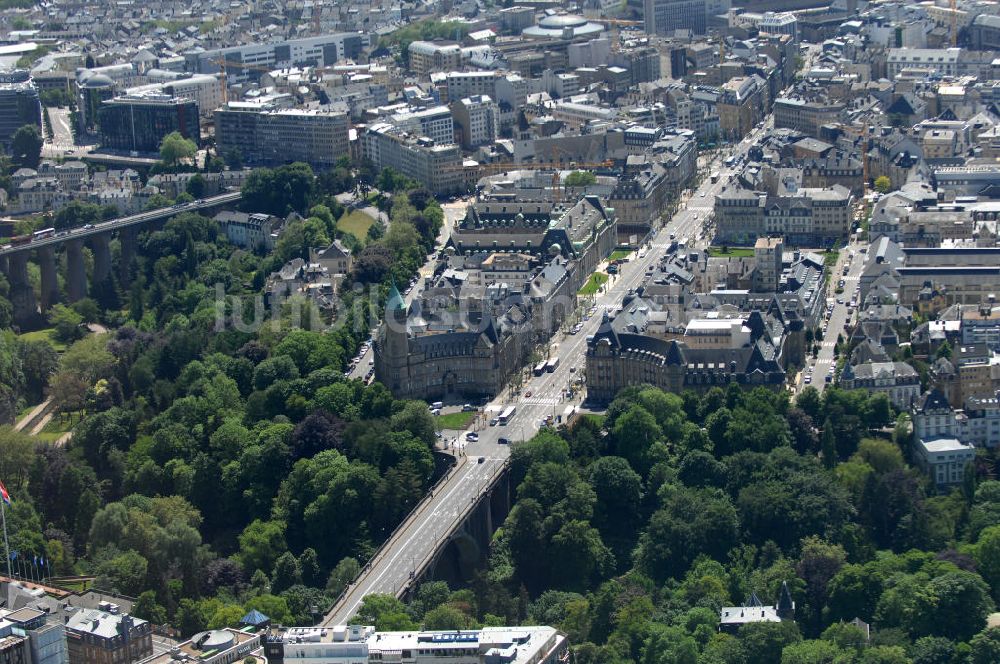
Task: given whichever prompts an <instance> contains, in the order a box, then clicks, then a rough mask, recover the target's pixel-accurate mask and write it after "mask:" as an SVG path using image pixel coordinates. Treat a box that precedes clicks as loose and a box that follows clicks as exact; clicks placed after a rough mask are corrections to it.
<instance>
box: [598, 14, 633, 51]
mask: <svg viewBox="0 0 1000 664" xmlns="http://www.w3.org/2000/svg"><path fill="white" fill-rule="evenodd" d="M588 20H590V21H593V22H594V23H604V24H606V25H608V26H609V27H610V28H611V48H613V49H614V50H616V51H617V50H619V48H621V41H620V40H619V39H618V28H619V26H642V25H645V23H643V22H642V21H628V20H625V19H622V18H591V19H588Z"/></svg>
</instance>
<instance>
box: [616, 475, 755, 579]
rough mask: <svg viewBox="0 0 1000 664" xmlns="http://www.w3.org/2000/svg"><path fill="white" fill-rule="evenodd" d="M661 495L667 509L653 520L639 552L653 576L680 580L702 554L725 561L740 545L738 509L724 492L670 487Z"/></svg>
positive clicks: (640, 562) (643, 563) (641, 559)
mask: <svg viewBox="0 0 1000 664" xmlns="http://www.w3.org/2000/svg"><path fill="white" fill-rule="evenodd" d="M661 495H662V500H663V507H662V508H660V509H659V510H657V511H656V512H655V513H654V514H653V516H652V518H651V519H650V520H649V527H648V528H647V529H646V531H645V532H644V533H643V534H642V536H641V537H640V538H639V548H638V550H637V552H636V559H637V562H638V563H639V565H640V566H641V568H642V569H643V570H644V571H645V572H646V573H647V574H649V575H650V576H651V577H653V578H655V579H666V578H669V577H676V576H677V575H679V574H681V573H682V572H683V571H684V570H686V569H687V568H688V567H689V566H690V564H691V562H693V561H694V559H695V558H696V557H697V556H698V555H700V554H705V555H708V556H711V557H712V558H715V559H716V560H722V559H724V558H725V556H726V554H727V553H728V552H729V550H730V549H731V548H732V547H733V546H735V545H736V543H737V536H738V519H737V515H736V508H735V507H733V504H732V502H731V501H730V500H729V497H728V496H727V495H725V494H724V493H723V492H722V491H719V490H717V489H688V488H686V487H683V488H682V487H676V486H666V487H664V488H663V489H661Z"/></svg>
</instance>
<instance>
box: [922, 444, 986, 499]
mask: <svg viewBox="0 0 1000 664" xmlns="http://www.w3.org/2000/svg"><path fill="white" fill-rule="evenodd" d="M916 448H917V456H918V457H919V458H918V461H919V463H920V465H921V466H922V467H923V468H924V470H926V471H927V473H928V474H930V476H931V479H932V480H934V483H935V484H936V485H937V486H939V487H946V486H953V485H956V484H961V483H962V480H963V479H964V478H965V466H966V465H967V464H969V463H972V461H973V460H974V459H975V458H976V450H975V448H973V447H972V446H971V445H966V444H964V443H963V442H962V441H960V440H959V439H957V438H944V437H942V438H932V439H930V440H919V441H917V445H916Z"/></svg>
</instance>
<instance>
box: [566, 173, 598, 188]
mask: <svg viewBox="0 0 1000 664" xmlns="http://www.w3.org/2000/svg"><path fill="white" fill-rule="evenodd" d="M595 182H597V176H596V175H594V174H593V173H592V172H590V171H573V172H572V173H570V174H569V175H567V176H566V179H565V180H564V181H563V184H564V185H565V186H567V187H587V186H590V185H592V184H594V183H595Z"/></svg>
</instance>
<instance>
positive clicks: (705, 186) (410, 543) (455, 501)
mask: <svg viewBox="0 0 1000 664" xmlns="http://www.w3.org/2000/svg"><path fill="white" fill-rule="evenodd" d="M763 130H764V129H763V127H761V128H759V129H757V130H755V132H754V134H753V138H754V139H756V137H758V136H759V135H760V134H761V133H762V132H763ZM750 145H752V143H751V142H748V141H744V142H741V143H739V144H738V145H735V146H733V147H732V148H730V151H728V152H723V153H722V154H719V155H718V156H717V159H716V160H715V161H714V162H712V163H710V164H709V166H708V167H707V168H706V169H705V170H704V171H703V172H702V174H701V175H702V181H701V185H700V186H699V187H698V188H697V189H696V190H695V191H694V192H693V194H692V196H691V197H690V199H689V200H690V203H689V204H688V205H687V206H686V207H685V206H683V205H682V206H681V209H680V210H679V211H678V212H677V214H675V215H674V217H673V219H671V220H670V221H669V222H668V223H667V224H665V225H664V227H663V228H661V229H660V231H659V232H658V233H656V234H655V235H654V237H653V239H652V241H651V247H650V249H649V251H646V252H645V253H644V255H643V256H642V257H641V258H640V257H639V255H638V254H639V253H641V252H636V253H635V254H634V258H632V259H631V260H630V261H628V262H627V263H624V264H623V265H622V266H621V272H620V273H619V275H618V276H617V277H616V278H615V279H614V280H612V281H610V282H609V283H608V286H607V287H606V288H605V289H604V291H603V292H601V293H599V294H598V295H597V296H596V298H595V303H594V304H595V307H596V315H594V316H592V317H591V318H590V319H589V320H588V321H586V322H585V323H584V326H583V329H582V330H581V332H580V333H579V334H576V335H562V334H557V335H556V336H555V337H554V338H553V339H552V340H551V342H550V344H557V346H554V347H553V351H552V354H553V355H554V356H558V357H559V358H560V363H559V366H558V367H557V368H556V369H555V371H553V372H552V373H543V374H542V375H541V376H537V377H535V376H532V377H531V378H529V379H528V380H527V381H526V382H525V384H524V386H523V387H522V389H521V391H519V392H518V393H517V394H516V395H515V396H514V398H513V399H512V400H510V399H508V394H509V391H508V390H504V393H503V394H502V395H500V396H498V397H497V398H495V399H493V400H492V401H491V402H490V403H489V404H487V406H486V407H485V410H486V412H487V413H488V414H494V413H499V412H501V411H502V410H503V409H504V408H506V407H507V406H510V405H514V406H515V408H516V412H515V414H514V416H513V417H512V418H511V421H510V422H509V423H508V424H507V425H506V426H502V425H497V426H492V427H491V426H487V427H485V428H483V429H481V430H479V431H478V434H479V436H478V440H476V441H472V442H466V441H465V440H464V438H465V437H464V436H461V437H460V438H459V440H460V444H459V446H458V447H459V449H458V452H459V458H458V465H457V466H456V467H455V468H454V469H453V470H452V471H451V473H450V474H449V475H448V476H447V477H445V478H444V479H443V480H442V481H441V482H440V484H439V486H438V487H437V488H436V489H435V491H434V492H433V494H432V495H430V496H428V497H426V498H425V499H424V500H423V501H422V502H421V503H420V505H419V506H418V507H417V509H415V510H414V511H413V512H412V513H411V514H410V515H409V516H408V517H407V518H406V520H405V521H404V522H403V524H402V525H401V526H400V527H399V528H398V529H397V530H396V531H395V532H394V533H393V535H392V536H391V538H390V540H389V541H388V542H386V544H385V545H384V546H383V547H382V548H381V549H380V551H379V553H378V554H377V555H376V557H375V559H374V560H373V561H371V562H370V564H369V565H367V566H366V567H365V569H364V570H363V571H362V573H361V576H360V578H359V579H358V581H357V582H356V583H354V584H352V585H351V586H350V587H349V588H348V589H347V591H346V593H345V595H344V597H343V598H342V599H341V601H339V602H338V603H337V604H336V605H335V606H334V607H333V609H332V610H331V611H330V613H329V614H327V616H326V619H325V620H324V621H323V624H324V625H339V624H345V623H347V621H348V620H349V619H350V617H351V616H353V615H354V614H355V613H356V612H357V610H358V607H360V606H361V602H362V600H363V599H364V596H365V595H368V594H371V593H392V594H398V593H400V592H401V591H402V590H403V589H405V587H406V585H407V584H408V583H409V582H410V580H411V573H416V572H419V571H420V570H421V569H422V564H421V561H424V560H425V559H429V558H430V557H431V556H433V555H434V553H435V552H436V550H437V548H438V547H439V546H441V545H442V544H443V543H444V542H445V541H446V540H447V537H448V536H449V535H450V533H451V532H452V530H453V529H454V528H455V527H457V526H458V524H460V523H461V520H462V518H463V517H464V515H465V514H466V511H467V510H468V509H469V507H470V506H471V505H472V504H473V503H474V502H475V500H476V498H477V497H478V496H479V495H480V494H482V493H483V492H484V491H485V490H486V489H487V488H488V487H489V486H490V485H491V484H492V483H493V481H494V480H495V478H496V476H497V475H498V474H499V473H500V472H501V471H502V470H503V468H504V465H505V464H506V461H507V458H508V457H509V456H510V449H511V446H510V445H509V444H501V443H500V442H499V440H500V438H506V439H509V440H510V441H512V442H513V443H514V444H516V443H517V442H519V441H523V440H527V439H529V438H531V437H532V436H533V435H535V433H536V432H537V431H538V430H539V428H540V427H541V426H542V422H541V420H542V419H543V418H545V417H546V416H547V415H559V414H561V412H562V411H563V410H564V409H565V408H566V406H567V405H569V404H571V403H572V404H574V405H579V404H580V402H581V400H582V398H583V397H582V395H579V396H578V397H577V398H576V399H575V400H573V401H568V400H566V399H565V398H564V396H563V391H564V390H565V388H566V387H567V386H568V385H569V384H570V383H571V382H572V381H573V380H574V379H575V378H576V376H577V375H578V374H579V372H581V371H583V368H584V365H585V362H584V359H585V354H586V348H587V346H586V344H587V336H588V335H592V334H594V333H595V332H596V331H597V328H598V327H599V326H600V324H601V318H602V314H603V312H604V311H609V312H613V311H616V310H617V309H618V308H619V307H620V306H621V302H622V298H623V297H624V296H625V294H626V293H628V292H629V291H630V290H632V289H635V288H636V287H638V286H639V284H640V283H641V281H642V279H643V277H644V276H645V274H646V271H647V269H648V268H649V267H652V266H653V265H656V264H657V263H659V261H660V259H662V258H663V256H664V255H665V254H666V252H667V250H668V248H669V246H670V244H671V241H670V234H671V233H673V234H674V235H675V236H677V237H678V238H684V237H688V238H690V239H691V242H692V243H693V244H694V246H696V247H698V248H705V247H707V245H708V238H707V237H706V238H704V239H701V240H697V239H696V238H698V236H699V234H700V233H699V231H700V229H701V227H702V225H703V224H704V223H705V221H706V219H707V218H709V216H710V214H711V210H712V206H713V204H714V199H715V195H716V194H718V193H719V191H721V189H722V187H723V186H724V184H725V181H726V180H727V176H728V175H729V172H728V170H726V169H723V168H721V162H722V159H723V158H724V157H725V156H728V155H729V154H743V153H745V152H746V150H747V149H748V148H749V146H750ZM712 170H719V171H720V172H721V177H720V178H719V181H718V182H714V183H713V182H711V179H710V178H708V177H707V176H708V174H709V173H710V172H711V171H712ZM463 209H464V208H463ZM453 216H454V218H458V217H459V216H460V215H459V214H458V210H455V211H454V212H448V208H446V217H447V218H452V217H453ZM413 295H414V293H412V292H411V293H410V296H409V298H408V301H411V300H412V297H413ZM370 353H371V351H369V354H370ZM358 366H359V367H363V368H364V369H363V370H364V371H365V372H367V366H368V365H367V360H366V359H365V358H362V361H361V362H360V363H359V365H358ZM573 369H575V371H574V370H573ZM529 392H530V393H531V396H530V397H529V396H527V394H528V393H529ZM470 431H471V430H470ZM480 459H481V460H482V461H480Z"/></svg>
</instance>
